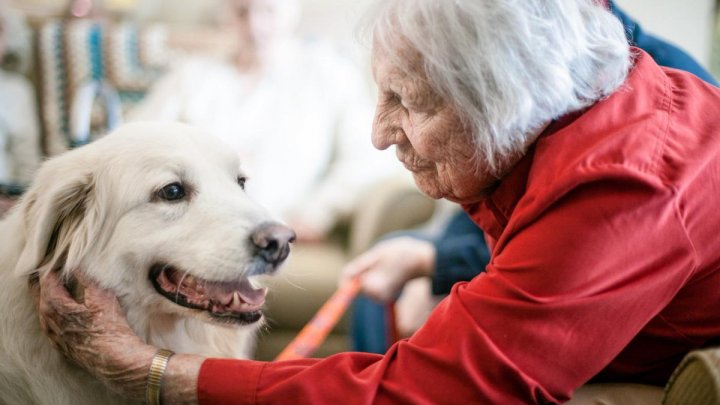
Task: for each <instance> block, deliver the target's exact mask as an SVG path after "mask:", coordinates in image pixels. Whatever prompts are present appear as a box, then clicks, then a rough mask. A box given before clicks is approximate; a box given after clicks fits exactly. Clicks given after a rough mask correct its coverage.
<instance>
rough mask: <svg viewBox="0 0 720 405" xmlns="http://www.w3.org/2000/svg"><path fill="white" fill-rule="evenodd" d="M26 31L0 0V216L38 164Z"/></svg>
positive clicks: (18, 17)
mask: <svg viewBox="0 0 720 405" xmlns="http://www.w3.org/2000/svg"><path fill="white" fill-rule="evenodd" d="M29 38H30V37H29V34H28V32H27V27H26V26H25V25H24V19H23V18H22V16H20V15H19V14H18V13H17V11H15V10H13V9H10V8H9V6H7V5H5V4H4V3H0V217H1V216H2V215H3V214H4V213H5V211H6V210H7V209H9V207H10V206H11V205H12V204H13V202H14V198H13V197H15V196H16V195H18V194H19V193H20V192H21V191H22V189H23V188H24V187H25V186H27V184H28V183H30V180H31V179H32V176H33V174H34V173H35V170H36V169H37V167H38V165H39V164H40V156H41V153H40V129H39V122H38V115H37V106H36V102H35V91H34V89H33V86H32V84H31V83H30V81H29V80H28V79H27V78H26V77H25V76H23V75H22V74H21V73H19V72H21V71H23V70H24V69H26V67H27V61H26V60H25V59H26V58H25V57H24V56H25V55H24V52H23V51H24V50H25V48H27V49H29V43H30V39H29Z"/></svg>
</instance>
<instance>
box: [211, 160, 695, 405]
mask: <svg viewBox="0 0 720 405" xmlns="http://www.w3.org/2000/svg"><path fill="white" fill-rule="evenodd" d="M608 170H609V171H612V170H611V168H608ZM644 176H645V174H644V173H640V172H636V173H629V174H626V176H625V177H624V178H623V179H622V185H623V187H616V186H614V185H616V184H618V183H617V181H618V180H617V173H616V172H614V173H609V172H608V173H607V174H606V175H603V174H602V173H598V175H597V176H596V177H595V178H596V179H597V180H596V181H593V182H592V183H587V184H575V185H571V184H567V185H563V184H560V185H558V189H563V190H570V191H569V192H567V193H564V194H563V195H562V196H556V197H558V198H548V199H547V200H546V201H547V204H548V205H547V206H538V208H537V211H536V212H535V216H534V217H532V216H531V217H526V219H527V222H523V223H517V224H515V226H517V228H516V229H515V230H513V229H508V230H506V232H508V234H510V235H513V236H512V237H510V238H507V239H501V241H500V243H499V244H498V246H496V251H495V253H496V256H495V257H494V259H493V261H492V262H491V263H490V265H489V266H488V271H487V273H484V274H481V275H480V276H478V277H476V278H475V279H473V281H472V282H470V283H460V284H457V285H456V286H455V287H454V288H453V290H452V292H451V294H450V295H449V297H448V298H447V299H445V300H444V301H443V302H441V303H440V305H439V306H438V307H437V309H436V310H435V311H434V312H433V314H432V315H431V316H430V318H429V319H428V321H427V323H426V324H425V325H424V326H423V327H422V328H421V329H420V330H419V331H418V332H416V333H415V334H414V335H413V336H412V337H411V338H410V339H408V340H404V341H400V342H398V343H397V344H395V345H394V346H393V347H392V348H391V349H390V350H389V351H388V353H387V354H386V355H385V356H380V355H371V354H359V353H342V354H338V355H334V356H331V357H329V358H326V359H323V360H317V359H314V360H313V359H307V360H298V361H292V362H280V363H257V362H233V361H227V360H214V359H210V360H207V361H205V362H204V364H203V366H202V368H201V370H200V375H199V383H198V389H199V398H200V402H201V403H208V404H210V403H222V401H229V400H231V399H232V398H233V395H235V394H237V395H241V396H242V398H247V399H248V400H249V402H248V403H272V402H278V401H282V400H283V399H285V400H287V399H289V398H296V399H297V398H302V400H303V401H305V402H308V403H332V402H333V401H337V400H339V399H341V398H353V399H354V400H355V401H357V402H358V403H378V404H383V403H460V402H462V401H466V400H467V399H468V398H473V399H474V400H476V401H478V402H479V403H503V404H512V403H539V402H561V401H564V400H567V399H568V398H569V397H570V396H571V394H572V391H573V390H574V389H576V388H578V387H579V386H580V385H582V384H583V383H585V382H586V381H588V380H589V379H590V378H591V377H592V376H594V375H596V374H597V373H598V372H600V371H601V370H602V369H603V368H604V367H606V366H607V365H608V364H609V363H610V362H611V361H612V360H613V359H614V358H616V356H618V354H619V353H620V352H621V351H622V350H623V348H625V347H626V346H627V345H628V343H629V342H630V341H631V340H632V339H633V338H634V337H635V336H636V334H637V333H638V331H639V330H641V329H642V328H643V326H644V325H645V324H646V323H647V322H648V321H649V320H650V319H652V318H653V317H654V316H655V315H656V314H657V313H658V312H659V311H660V310H661V308H663V307H664V306H665V305H666V304H667V302H669V301H670V300H671V299H672V297H673V296H674V294H675V293H676V292H677V291H678V289H679V288H680V286H681V285H682V282H683V280H686V278H687V277H688V272H690V271H692V266H690V265H689V263H686V262H685V261H686V260H687V259H688V258H687V256H686V255H681V254H676V252H675V251H674V249H664V248H660V247H663V246H675V247H678V248H680V247H682V248H681V249H692V246H688V244H689V242H688V239H687V235H686V234H685V230H684V227H683V224H682V223H681V222H680V218H682V216H681V215H679V214H678V213H674V214H673V213H667V215H652V214H650V213H654V212H658V213H659V210H660V211H663V212H664V211H665V210H670V211H672V210H675V209H677V208H676V207H677V206H676V205H673V204H672V203H671V201H668V199H671V198H672V193H671V192H670V191H669V190H666V189H663V188H662V187H663V186H662V185H661V184H659V183H657V182H654V181H646V180H644V178H643V177H644ZM556 181H557V182H558V183H562V179H556ZM538 204H541V202H538ZM515 231H517V233H515ZM579 235H581V236H582V237H579ZM657 263H662V268H658V267H657V265H656V264H657ZM618 314H622V322H620V323H619V322H617V320H618ZM239 376H249V378H248V379H244V378H238V377H239ZM317 381H324V383H323V384H317ZM234 389H237V391H233V390H234Z"/></svg>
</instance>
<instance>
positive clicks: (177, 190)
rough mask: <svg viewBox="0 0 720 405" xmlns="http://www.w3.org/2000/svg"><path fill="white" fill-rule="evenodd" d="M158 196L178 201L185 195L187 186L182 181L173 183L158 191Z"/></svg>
mask: <svg viewBox="0 0 720 405" xmlns="http://www.w3.org/2000/svg"><path fill="white" fill-rule="evenodd" d="M158 197H160V198H162V199H163V200H167V201H177V200H180V199H182V198H184V197H185V188H184V187H183V186H182V184H180V183H172V184H168V185H167V186H165V187H163V188H162V189H160V191H158Z"/></svg>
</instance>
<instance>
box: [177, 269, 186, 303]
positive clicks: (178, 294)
mask: <svg viewBox="0 0 720 405" xmlns="http://www.w3.org/2000/svg"><path fill="white" fill-rule="evenodd" d="M187 276H188V271H187V270H186V271H185V272H184V273H183V275H182V277H180V281H178V283H177V284H176V285H175V302H178V300H180V286H181V285H182V283H183V281H185V277H187Z"/></svg>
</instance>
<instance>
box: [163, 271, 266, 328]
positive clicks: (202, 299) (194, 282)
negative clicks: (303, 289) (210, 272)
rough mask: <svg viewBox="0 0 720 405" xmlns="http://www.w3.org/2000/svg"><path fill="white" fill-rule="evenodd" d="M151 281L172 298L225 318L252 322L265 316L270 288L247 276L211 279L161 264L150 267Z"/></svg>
mask: <svg viewBox="0 0 720 405" xmlns="http://www.w3.org/2000/svg"><path fill="white" fill-rule="evenodd" d="M150 281H151V282H152V284H153V286H154V287H155V290H157V292H158V293H159V294H160V295H162V296H163V297H165V298H167V299H168V300H170V301H172V302H174V303H175V304H177V305H180V306H183V307H186V308H190V309H195V310H200V311H205V312H207V313H208V314H209V315H210V316H211V317H213V318H214V319H215V320H218V321H221V322H225V323H236V324H250V323H255V322H257V321H258V320H260V318H262V306H263V304H264V303H265V295H266V292H267V289H265V288H256V287H254V286H253V285H252V284H251V283H250V280H248V279H247V278H242V279H241V280H239V281H234V282H218V281H209V280H204V279H201V278H198V277H194V276H192V275H189V274H187V273H184V272H182V271H180V270H178V269H176V268H174V267H172V266H169V265H164V264H158V265H155V266H153V267H152V268H151V270H150Z"/></svg>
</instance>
